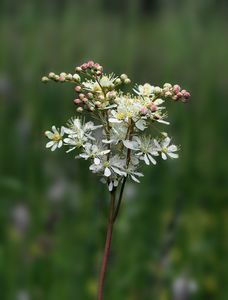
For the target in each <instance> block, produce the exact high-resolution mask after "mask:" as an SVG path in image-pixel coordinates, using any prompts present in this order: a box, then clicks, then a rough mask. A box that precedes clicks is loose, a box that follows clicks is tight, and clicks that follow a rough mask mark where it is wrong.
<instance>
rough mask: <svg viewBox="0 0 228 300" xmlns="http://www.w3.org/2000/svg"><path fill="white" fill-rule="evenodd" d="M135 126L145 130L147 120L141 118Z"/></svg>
mask: <svg viewBox="0 0 228 300" xmlns="http://www.w3.org/2000/svg"><path fill="white" fill-rule="evenodd" d="M135 126H136V127H137V128H138V129H139V130H141V131H143V130H144V129H146V128H147V127H146V121H145V120H142V119H141V120H139V121H138V122H136V123H135Z"/></svg>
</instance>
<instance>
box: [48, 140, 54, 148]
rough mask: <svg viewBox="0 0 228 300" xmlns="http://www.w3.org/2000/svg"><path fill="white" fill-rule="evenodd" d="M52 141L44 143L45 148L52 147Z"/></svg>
mask: <svg viewBox="0 0 228 300" xmlns="http://www.w3.org/2000/svg"><path fill="white" fill-rule="evenodd" d="M54 143H55V142H54V141H50V142H48V143H47V144H46V148H50V147H52V146H53V145H54Z"/></svg>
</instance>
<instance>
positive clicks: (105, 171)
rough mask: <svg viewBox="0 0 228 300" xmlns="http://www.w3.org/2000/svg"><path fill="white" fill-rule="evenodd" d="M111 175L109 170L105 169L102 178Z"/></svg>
mask: <svg viewBox="0 0 228 300" xmlns="http://www.w3.org/2000/svg"><path fill="white" fill-rule="evenodd" d="M111 174H112V173H111V171H110V169H109V168H107V167H106V168H105V170H104V176H106V177H109V176H110V175H111Z"/></svg>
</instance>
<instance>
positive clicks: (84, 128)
mask: <svg viewBox="0 0 228 300" xmlns="http://www.w3.org/2000/svg"><path fill="white" fill-rule="evenodd" d="M68 126H69V127H68V128H65V133H66V134H68V137H67V138H65V139H64V143H65V145H68V146H70V149H69V150H68V151H67V152H70V151H72V150H74V149H76V148H80V147H82V146H83V145H85V143H86V142H87V141H88V140H95V138H94V137H93V136H92V131H93V130H95V129H97V128H100V127H102V125H99V126H95V125H94V123H93V122H87V123H83V122H82V121H81V120H80V119H79V118H75V119H73V120H71V121H70V123H69V124H68Z"/></svg>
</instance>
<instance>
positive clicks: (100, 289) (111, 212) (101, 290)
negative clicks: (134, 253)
mask: <svg viewBox="0 0 228 300" xmlns="http://www.w3.org/2000/svg"><path fill="white" fill-rule="evenodd" d="M115 197H116V191H115V190H113V191H112V192H111V202H110V210H109V219H108V229H107V235H106V242H105V250H104V255H103V259H102V265H101V271H100V276H99V283H98V300H103V294H104V281H105V275H106V270H107V263H108V258H109V254H110V249H111V242H112V232H113V225H114V222H113V216H114V209H115Z"/></svg>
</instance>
